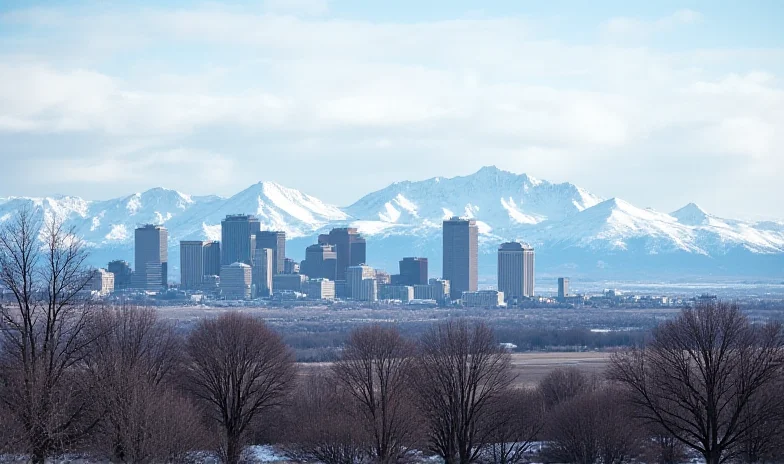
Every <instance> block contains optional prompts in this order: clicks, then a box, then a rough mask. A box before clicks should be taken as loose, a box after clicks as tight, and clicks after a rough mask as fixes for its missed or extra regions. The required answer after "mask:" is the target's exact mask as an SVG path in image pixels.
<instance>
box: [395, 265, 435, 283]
mask: <svg viewBox="0 0 784 464" xmlns="http://www.w3.org/2000/svg"><path fill="white" fill-rule="evenodd" d="M399 264H400V274H398V277H397V279H395V280H397V282H396V285H427V258H403V259H402V260H401V261H400V263H399Z"/></svg>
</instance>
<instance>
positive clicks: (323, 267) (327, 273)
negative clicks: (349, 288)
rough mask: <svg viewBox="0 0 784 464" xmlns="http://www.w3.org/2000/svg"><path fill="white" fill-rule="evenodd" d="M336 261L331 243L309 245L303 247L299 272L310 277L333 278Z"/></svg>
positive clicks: (335, 271) (335, 272) (335, 253)
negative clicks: (303, 252)
mask: <svg viewBox="0 0 784 464" xmlns="http://www.w3.org/2000/svg"><path fill="white" fill-rule="evenodd" d="M337 262H338V260H337V252H335V247H334V246H333V245H325V244H317V245H311V246H309V247H307V248H306V249H305V260H304V261H302V265H301V266H300V269H299V272H300V274H304V275H306V276H308V277H310V278H311V279H329V280H335V274H337ZM344 280H345V279H344Z"/></svg>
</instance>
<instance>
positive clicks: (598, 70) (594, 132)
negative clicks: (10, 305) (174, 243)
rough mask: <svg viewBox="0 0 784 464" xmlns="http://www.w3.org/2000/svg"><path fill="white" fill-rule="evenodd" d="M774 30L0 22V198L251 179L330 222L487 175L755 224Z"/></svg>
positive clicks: (56, 10)
mask: <svg viewBox="0 0 784 464" xmlns="http://www.w3.org/2000/svg"><path fill="white" fill-rule="evenodd" d="M781 16H782V6H781V4H780V3H778V2H773V1H768V2H765V1H759V2H752V3H744V4H739V3H733V2H688V4H683V3H678V2H672V1H664V2H655V3H645V4H643V3H634V4H632V3H627V2H615V1H608V2H600V3H598V4H582V3H580V4H568V6H567V3H563V2H546V3H541V4H537V3H532V2H526V3H519V2H508V1H503V2H482V3H477V2H467V1H459V2H430V3H428V5H427V6H422V5H420V4H419V3H417V2H394V4H385V5H382V4H376V3H374V4H372V5H371V4H366V3H364V2H356V1H347V2H341V1H334V2H332V1H327V0H297V1H280V0H274V1H273V0H269V1H263V2H236V3H230V4H224V3H221V4H216V3H189V2H171V1H170V2H149V3H134V4H133V6H131V5H130V4H121V3H98V2H91V1H68V2H58V3H56V4H53V3H50V2H27V1H25V2H22V1H10V2H8V1H6V2H3V3H2V5H0V88H1V89H2V90H0V158H2V161H3V164H4V169H3V170H2V172H0V183H1V184H2V189H0V196H5V197H7V196H46V195H53V194H67V195H77V196H81V197H84V198H87V199H92V200H98V199H108V198H112V197H116V196H121V195H126V194H129V193H132V192H137V191H143V190H147V189H149V188H152V187H158V186H163V187H169V188H174V189H177V190H180V191H183V192H187V193H190V194H194V195H204V194H220V195H224V196H229V195H232V194H234V193H236V192H237V191H238V190H239V189H241V188H243V187H244V186H246V185H249V184H251V183H254V182H257V181H259V180H267V181H276V182H279V183H281V184H283V185H286V186H289V187H293V188H297V189H299V190H302V191H304V192H306V193H308V194H311V195H315V196H316V197H318V198H320V199H322V200H324V201H326V202H328V203H331V204H336V205H342V206H345V205H348V204H350V203H352V202H354V201H356V200H357V199H359V198H360V196H361V195H363V194H365V193H368V192H371V191H373V190H377V189H380V188H383V187H384V186H386V185H388V184H389V183H392V182H394V181H400V180H421V179H426V178H429V177H436V176H454V175H466V174H470V173H472V172H474V171H476V170H477V169H479V167H481V166H482V165H487V164H494V165H496V166H498V167H499V168H502V169H507V170H510V171H512V172H516V173H523V172H525V173H527V174H529V175H532V176H534V177H539V178H544V179H547V180H551V181H555V182H564V181H569V182H572V183H574V184H577V185H579V186H581V187H584V188H587V189H588V190H589V191H591V192H594V193H596V194H597V195H600V196H602V197H605V198H610V197H620V198H623V199H625V200H627V201H630V202H631V203H633V204H636V205H638V206H640V207H653V208H655V209H657V210H659V211H674V210H675V209H677V208H679V207H681V206H683V205H684V204H686V203H688V202H696V203H697V204H699V205H700V206H702V207H704V208H705V209H706V210H708V211H710V212H711V213H714V214H718V215H720V216H724V217H734V218H741V219H754V220H758V219H771V218H773V219H775V218H777V217H779V216H781V214H780V211H781V210H780V207H779V205H778V201H777V198H780V197H781V196H782V195H784V190H782V189H784V187H783V186H782V185H781V183H780V182H778V181H777V177H778V175H780V173H781V172H784V164H783V163H784V156H782V155H781V153H782V149H784V140H783V139H782V135H781V133H780V131H777V130H776V128H777V127H781V126H782V125H784V120H782V118H783V117H784V116H782V115H784V94H783V93H782V86H781V75H782V71H783V70H782V66H784V65H782V63H784V48H783V47H784V38H783V37H782V34H781V32H780V30H779V26H780V25H779V24H778V23H779V21H777V19H778V18H781ZM752 25H753V26H752ZM20 172H34V175H29V176H20V175H18V173H20ZM674 185H677V188H672V186H674Z"/></svg>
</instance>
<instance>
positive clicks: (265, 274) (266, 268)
mask: <svg viewBox="0 0 784 464" xmlns="http://www.w3.org/2000/svg"><path fill="white" fill-rule="evenodd" d="M273 256H274V252H273V250H272V248H257V249H256V253H255V257H254V260H255V261H254V262H253V284H254V285H255V287H256V295H255V296H256V297H268V296H270V295H272V273H273V271H274V269H275V267H274V266H275V263H274V261H273V260H272V257H273Z"/></svg>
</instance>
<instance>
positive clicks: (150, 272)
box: [133, 263, 168, 292]
mask: <svg viewBox="0 0 784 464" xmlns="http://www.w3.org/2000/svg"><path fill="white" fill-rule="evenodd" d="M133 275H134V277H135V278H136V279H137V282H138V284H137V285H135V287H136V288H140V289H143V290H147V291H150V292H158V291H161V290H162V289H165V288H168V287H161V281H162V280H163V279H164V277H163V275H164V270H163V264H162V263H147V265H146V266H145V267H144V272H141V273H139V272H134V274H133ZM142 279H144V280H142Z"/></svg>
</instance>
